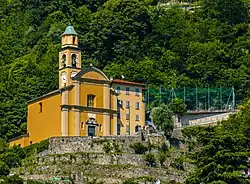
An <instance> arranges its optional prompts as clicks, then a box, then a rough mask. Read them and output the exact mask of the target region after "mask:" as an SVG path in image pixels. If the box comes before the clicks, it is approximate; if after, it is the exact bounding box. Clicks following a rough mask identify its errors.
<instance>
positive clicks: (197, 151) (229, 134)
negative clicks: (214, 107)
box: [183, 101, 250, 184]
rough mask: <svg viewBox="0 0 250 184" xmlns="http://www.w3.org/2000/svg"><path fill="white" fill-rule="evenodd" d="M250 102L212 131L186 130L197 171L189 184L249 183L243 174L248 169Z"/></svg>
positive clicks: (208, 129)
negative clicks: (203, 183) (204, 183)
mask: <svg viewBox="0 0 250 184" xmlns="http://www.w3.org/2000/svg"><path fill="white" fill-rule="evenodd" d="M249 118H250V101H249V102H247V103H246V104H245V105H244V106H242V107H241V111H240V112H239V113H238V114H237V115H235V116H232V117H231V118H230V119H229V120H227V121H223V122H222V123H220V124H219V125H217V126H212V127H202V128H201V127H192V128H188V129H186V130H183V133H184V134H183V135H184V136H185V137H186V138H187V139H188V140H189V142H191V144H192V150H191V152H192V153H193V154H191V155H190V157H191V158H192V159H195V161H196V166H197V168H196V170H195V172H194V173H193V174H192V175H190V176H189V178H188V179H187V180H186V183H190V184H198V183H202V182H206V183H235V184H238V183H239V184H240V183H243V184H245V183H249V182H250V181H249V179H248V178H244V177H243V176H242V170H243V169H247V168H249V167H250V165H249V157H250V154H249V153H250V152H249V151H250V150H249V140H250V138H249V130H250V124H249V122H250V119H249Z"/></svg>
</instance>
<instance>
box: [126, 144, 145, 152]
mask: <svg viewBox="0 0 250 184" xmlns="http://www.w3.org/2000/svg"><path fill="white" fill-rule="evenodd" d="M129 147H130V148H132V149H133V150H134V152H135V154H144V153H145V152H146V151H147V150H148V148H147V147H146V146H145V145H144V144H142V143H141V142H135V143H133V144H130V145H129Z"/></svg>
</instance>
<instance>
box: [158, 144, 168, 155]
mask: <svg viewBox="0 0 250 184" xmlns="http://www.w3.org/2000/svg"><path fill="white" fill-rule="evenodd" d="M168 150H169V147H168V145H167V143H166V142H163V143H162V144H161V146H160V148H159V151H160V152H163V153H166V152H167V151H168Z"/></svg>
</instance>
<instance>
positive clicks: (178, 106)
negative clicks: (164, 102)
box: [168, 98, 187, 116]
mask: <svg viewBox="0 0 250 184" xmlns="http://www.w3.org/2000/svg"><path fill="white" fill-rule="evenodd" d="M168 107H169V109H171V110H172V111H173V113H174V114H177V115H180V116H183V115H184V114H185V113H186V112H187V106H186V105H185V103H184V101H183V100H182V99H180V98H174V99H172V100H171V101H170V103H169V104H168Z"/></svg>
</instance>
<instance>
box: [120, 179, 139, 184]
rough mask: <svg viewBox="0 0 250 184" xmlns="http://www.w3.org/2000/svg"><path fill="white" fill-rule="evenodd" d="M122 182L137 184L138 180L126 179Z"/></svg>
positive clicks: (124, 183)
mask: <svg viewBox="0 0 250 184" xmlns="http://www.w3.org/2000/svg"><path fill="white" fill-rule="evenodd" d="M122 184H138V182H136V181H135V180H133V179H127V180H125V181H124V182H123V183H122Z"/></svg>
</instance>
